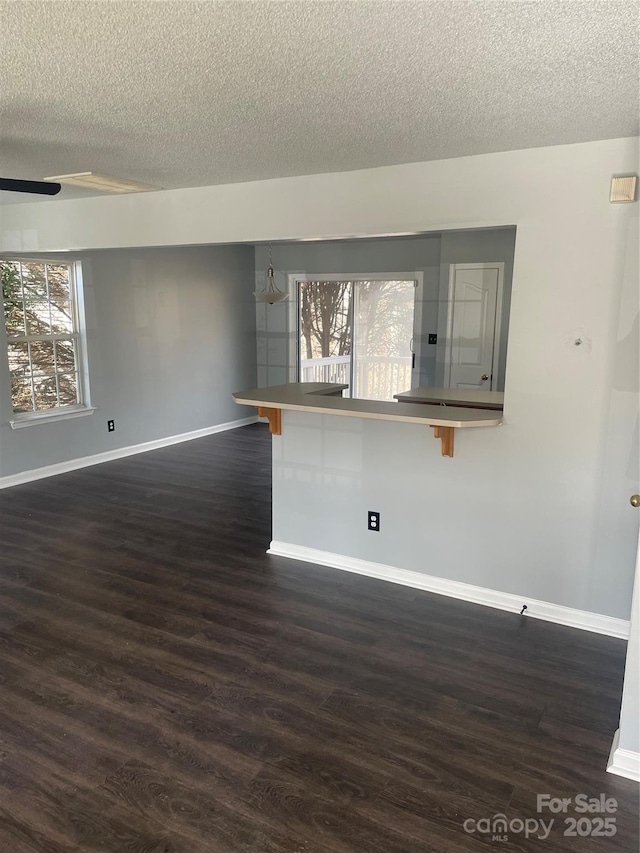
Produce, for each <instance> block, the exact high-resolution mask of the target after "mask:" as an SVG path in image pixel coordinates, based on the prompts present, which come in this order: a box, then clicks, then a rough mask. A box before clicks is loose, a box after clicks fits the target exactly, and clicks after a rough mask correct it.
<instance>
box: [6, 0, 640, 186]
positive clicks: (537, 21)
mask: <svg viewBox="0 0 640 853" xmlns="http://www.w3.org/2000/svg"><path fill="white" fill-rule="evenodd" d="M638 10H639V4H638V2H635V0H624V2H618V0H603V2H582V0H535V2H520V0H506V2H493V0H471V2H466V0H444V2H440V0H437V1H436V0H423V2H404V0H392V2H385V0H379V2H368V0H356V2H346V0H339V2H331V0H327V1H326V2H315V0H301V2H262V0H260V2H249V0H240V2H215V1H214V0H209V2H204V3H201V2H190V0H181V2H144V3H139V2H130V1H129V0H126V1H125V2H81V1H80V0H73V2H65V0H58V2H0V56H1V57H2V61H1V63H0V174H2V175H3V176H5V177H20V178H42V177H44V176H45V175H55V174H62V173H68V172H79V171H87V170H90V171H94V172H101V173H104V174H109V175H115V176H118V177H124V178H131V179H134V180H137V181H143V182H145V183H149V184H155V185H160V186H162V187H166V188H175V187H189V186H203V185H209V184H220V183H229V182H235V181H249V180H256V179H262V178H272V177H282V176H287V175H302V174H312V173H317V172H331V171H341V170H348V169H362V168H367V167H372V166H381V165H388V164H395V163H406V162H412V161H420V160H433V159H440V158H444V157H459V156H463V155H466V154H478V153H485V152H490V151H504V150H508V149H516V148H529V147H536V146H544V145H556V144H562V143H568V142H583V141H589V140H595V139H607V138H613V137H621V136H632V135H635V134H637V133H638ZM87 194H95V193H88V192H87V191H82V190H77V189H76V190H73V189H63V193H62V195H61V196H58V198H60V197H67V198H70V197H78V196H81V195H87ZM1 195H2V196H4V199H3V200H4V201H16V200H20V201H25V200H26V199H28V200H30V201H31V200H36V199H37V197H35V196H18V195H17V194H14V193H2V194H1Z"/></svg>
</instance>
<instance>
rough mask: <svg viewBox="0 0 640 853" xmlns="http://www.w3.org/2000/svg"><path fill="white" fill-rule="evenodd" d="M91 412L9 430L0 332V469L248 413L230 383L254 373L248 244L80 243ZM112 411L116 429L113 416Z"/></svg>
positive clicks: (250, 382)
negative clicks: (96, 246) (99, 246)
mask: <svg viewBox="0 0 640 853" xmlns="http://www.w3.org/2000/svg"><path fill="white" fill-rule="evenodd" d="M58 257H59V256H58ZM77 257H78V258H79V259H80V260H81V261H82V269H83V279H84V291H85V302H86V313H87V346H88V361H89V373H90V386H91V403H92V405H94V406H96V407H97V411H96V412H94V414H93V415H92V416H90V417H83V418H78V419H73V420H64V421H60V422H58V423H47V424H37V425H35V426H29V427H27V428H25V429H21V430H15V431H14V430H12V429H11V427H10V425H9V421H10V419H11V416H12V410H11V395H10V389H9V376H8V368H7V361H6V357H5V355H4V354H5V352H6V337H5V334H4V327H3V328H2V330H1V332H0V362H1V364H0V476H6V475H10V474H17V473H19V472H22V471H25V470H29V469H32V468H39V467H41V466H45V465H52V464H56V463H60V462H65V461H67V460H70V459H75V458H78V457H82V456H88V455H91V454H94V453H101V452H104V451H107V450H113V449H115V448H119V447H127V446H129V445H134V444H139V443H142V442H146V441H151V440H153V439H158V438H164V437H166V436H171V435H178V434H181V433H185V432H190V431H191V430H197V429H202V428H205V427H209V426H214V425H216V424H220V423H225V422H228V421H232V420H237V419H239V418H243V417H246V416H248V415H250V414H251V410H249V409H245V408H242V409H240V408H239V407H238V406H237V405H236V404H235V403H234V402H233V401H232V399H231V393H232V392H233V391H236V390H238V389H241V388H250V387H253V386H255V384H256V370H255V300H254V297H253V295H252V290H253V287H254V251H253V248H252V247H249V246H218V247H210V246H204V247H203V246H199V247H186V248H155V249H123V250H120V249H113V250H104V251H92V252H85V253H81V254H79V255H78V256H77ZM108 418H114V419H115V421H116V431H115V432H114V433H108V432H107V429H106V421H107V419H108Z"/></svg>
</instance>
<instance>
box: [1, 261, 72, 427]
mask: <svg viewBox="0 0 640 853" xmlns="http://www.w3.org/2000/svg"><path fill="white" fill-rule="evenodd" d="M0 273H1V283H2V300H3V310H4V320H5V328H6V332H7V352H8V360H9V374H10V379H11V399H12V404H13V411H14V412H15V413H28V412H41V411H47V410H52V409H58V408H63V407H65V406H75V405H77V404H79V403H80V402H81V398H80V383H79V377H78V374H79V369H78V337H79V330H78V328H77V323H76V320H75V306H74V288H73V267H72V265H71V264H56V263H46V262H39V261H22V260H12V261H1V262H0Z"/></svg>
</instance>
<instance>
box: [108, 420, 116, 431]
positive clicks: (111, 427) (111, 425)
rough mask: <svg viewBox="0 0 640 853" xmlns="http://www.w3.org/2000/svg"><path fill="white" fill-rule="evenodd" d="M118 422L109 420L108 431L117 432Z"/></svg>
mask: <svg viewBox="0 0 640 853" xmlns="http://www.w3.org/2000/svg"><path fill="white" fill-rule="evenodd" d="M115 429H116V422H115V421H107V432H115Z"/></svg>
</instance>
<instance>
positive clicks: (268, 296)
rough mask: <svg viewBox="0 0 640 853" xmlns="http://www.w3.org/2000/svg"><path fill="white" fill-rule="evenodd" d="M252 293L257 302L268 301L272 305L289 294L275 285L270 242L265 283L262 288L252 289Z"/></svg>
mask: <svg viewBox="0 0 640 853" xmlns="http://www.w3.org/2000/svg"><path fill="white" fill-rule="evenodd" d="M253 295H254V296H255V298H256V299H257V300H258V302H268V303H269V305H273V303H274V302H282V301H283V300H284V299H286V298H287V297H288V296H289V294H288V293H287V292H286V291H282V290H278V288H277V287H276V282H275V277H274V272H273V260H272V258H271V243H269V269H268V270H267V284H266V286H265V289H264V290H254V291H253Z"/></svg>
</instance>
